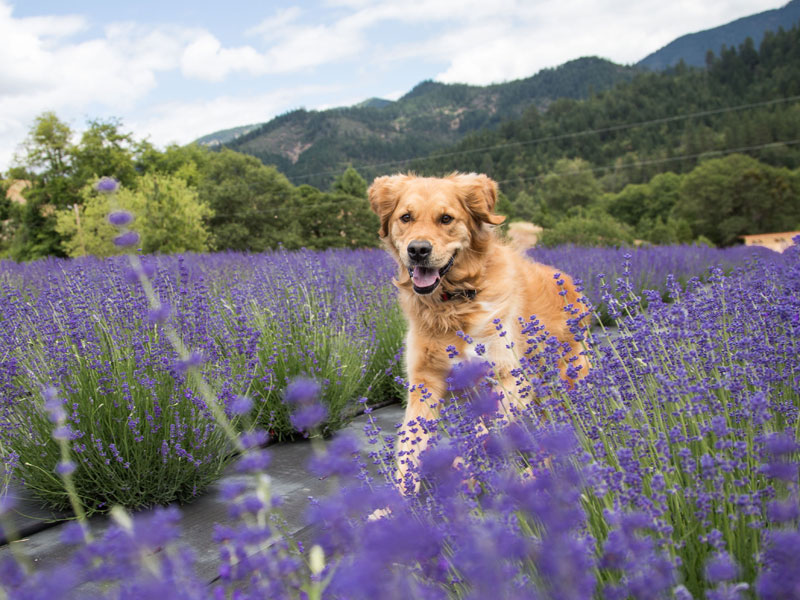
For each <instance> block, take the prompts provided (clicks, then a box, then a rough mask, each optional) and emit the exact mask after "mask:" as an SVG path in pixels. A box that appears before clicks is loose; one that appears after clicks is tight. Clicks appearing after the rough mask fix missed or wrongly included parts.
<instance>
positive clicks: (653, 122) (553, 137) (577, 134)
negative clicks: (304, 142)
mask: <svg viewBox="0 0 800 600" xmlns="http://www.w3.org/2000/svg"><path fill="white" fill-rule="evenodd" d="M798 100H800V95H797V96H787V97H785V98H775V99H772V100H764V101H762V102H753V103H750V104H739V105H737V106H725V107H722V108H715V109H710V110H703V111H698V112H694V113H684V114H679V115H672V116H669V117H661V118H658V119H650V120H647V121H635V122H633V123H620V124H617V125H610V126H608V127H600V128H597V129H584V130H581V131H575V132H571V133H562V134H558V135H548V136H543V137H539V138H534V139H532V140H523V141H519V142H506V143H503V144H495V145H493V146H484V147H482V148H470V149H467V150H454V151H452V152H443V153H440V154H429V155H425V156H413V157H410V158H403V159H397V160H392V161H387V162H382V163H374V164H363V165H360V166H356V167H354V168H355V169H356V170H357V171H364V170H370V169H380V168H383V167H388V166H391V165H401V164H405V163H409V162H414V161H416V160H436V159H439V158H449V157H451V156H462V155H464V154H472V153H475V152H486V151H488V150H499V149H501V148H511V147H518V146H529V145H533V144H541V143H543V142H553V141H559V140H565V139H569V138H576V137H583V136H588V135H596V134H600V133H610V132H616V131H624V130H626V129H632V128H634V127H648V126H651V125H663V124H664V123H673V122H676V121H684V120H688V119H696V118H699V117H708V116H712V115H719V114H725V113H730V112H738V111H742V110H750V109H753V108H762V107H765V106H774V105H776V104H785V103H787V102H795V101H798ZM339 174H341V170H336V171H319V172H317V173H306V174H305V175H297V176H295V177H292V179H293V180H302V179H310V178H312V177H321V176H323V175H339Z"/></svg>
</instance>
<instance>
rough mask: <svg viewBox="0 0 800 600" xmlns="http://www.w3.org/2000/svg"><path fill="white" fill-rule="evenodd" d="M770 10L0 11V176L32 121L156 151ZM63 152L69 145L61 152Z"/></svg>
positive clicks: (78, 4)
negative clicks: (113, 128)
mask: <svg viewBox="0 0 800 600" xmlns="http://www.w3.org/2000/svg"><path fill="white" fill-rule="evenodd" d="M784 4H786V0H709V1H707V2H698V1H697V0H672V1H665V0H558V1H553V0H550V1H545V0H375V1H373V0H316V1H303V2H292V1H288V0H287V1H261V2H257V1H253V0H246V1H245V0H226V1H225V2H208V3H204V2H198V1H197V0H191V1H185V0H161V1H160V2H156V1H154V0H137V1H136V2H122V1H120V0H117V1H113V0H112V1H109V0H70V1H68V2H65V1H64V0H0V40H2V41H1V42H0V171H4V170H6V169H7V168H8V167H9V166H11V165H12V164H14V162H15V158H14V156H15V153H16V152H18V151H19V148H20V144H21V143H22V142H23V141H24V139H25V137H26V136H27V134H28V132H29V131H30V128H31V126H32V124H33V121H34V119H35V118H36V116H38V115H40V114H42V113H43V112H45V111H54V112H55V113H56V114H57V115H58V117H59V118H60V119H61V120H62V121H64V122H66V123H67V124H69V126H70V127H71V128H72V129H73V130H74V131H75V132H76V135H78V134H79V133H80V132H81V131H82V130H83V129H84V128H85V127H86V123H87V121H88V120H91V119H111V118H115V119H119V120H120V121H121V123H122V130H123V131H130V132H132V133H133V134H134V137H136V139H149V140H150V141H151V142H152V143H154V144H155V145H157V146H159V147H164V146H165V145H167V144H169V143H179V144H185V143H188V142H191V141H192V140H195V139H197V138H198V137H200V136H203V135H205V134H208V133H212V132H215V131H218V130H221V129H226V128H230V127H236V126H239V125H248V124H253V123H261V122H265V121H268V120H270V119H271V118H272V117H275V116H277V115H279V114H282V113H285V112H287V111H290V110H293V109H297V108H306V109H309V110H311V109H325V108H331V107H335V106H349V105H352V104H355V103H358V102H361V101H362V100H365V99H367V98H371V97H379V98H387V99H397V98H399V97H400V96H402V95H403V94H405V93H406V92H408V91H409V90H411V89H412V88H413V87H414V86H415V85H416V84H417V83H419V82H420V81H424V80H427V79H433V80H436V81H441V82H445V83H454V82H459V83H470V84H475V85H486V84H489V83H496V82H501V81H509V80H513V79H519V78H522V77H529V76H531V75H533V74H535V73H537V72H538V71H540V70H541V69H543V68H549V67H556V66H558V65H560V64H563V63H564V62H566V61H568V60H572V59H575V58H579V57H582V56H600V57H602V58H607V59H610V60H612V61H614V62H617V63H620V64H632V63H636V62H638V61H639V60H641V59H642V58H644V57H645V56H647V55H648V54H650V53H651V52H654V51H655V50H658V49H659V48H661V47H662V46H664V45H666V44H668V43H669V42H671V41H672V40H673V39H675V38H677V37H679V36H681V35H684V34H687V33H693V32H696V31H700V30H703V29H708V28H711V27H716V26H718V25H722V24H724V23H727V22H730V21H732V20H734V19H737V18H740V17H743V16H747V15H751V14H755V13H758V12H762V11H764V10H769V9H773V8H779V7H781V6H783V5H784ZM76 141H77V139H76Z"/></svg>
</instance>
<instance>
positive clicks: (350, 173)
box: [332, 167, 367, 200]
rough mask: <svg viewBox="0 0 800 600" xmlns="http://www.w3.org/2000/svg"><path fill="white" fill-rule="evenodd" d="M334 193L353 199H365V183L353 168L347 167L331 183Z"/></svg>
mask: <svg viewBox="0 0 800 600" xmlns="http://www.w3.org/2000/svg"><path fill="white" fill-rule="evenodd" d="M332 189H333V191H334V192H340V193H342V194H346V195H348V196H353V197H354V198H364V199H365V200H366V198H367V182H366V180H365V179H364V178H363V177H361V175H359V174H358V171H356V170H355V169H354V168H353V167H347V170H345V172H344V173H342V174H341V175H339V176H338V177H337V178H336V180H335V181H334V182H333V187H332Z"/></svg>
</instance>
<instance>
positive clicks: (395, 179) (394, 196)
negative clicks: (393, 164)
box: [367, 175, 408, 238]
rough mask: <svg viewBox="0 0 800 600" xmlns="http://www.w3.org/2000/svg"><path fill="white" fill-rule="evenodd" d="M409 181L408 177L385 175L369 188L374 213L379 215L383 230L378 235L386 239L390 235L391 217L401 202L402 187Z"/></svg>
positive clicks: (368, 193) (370, 202)
mask: <svg viewBox="0 0 800 600" xmlns="http://www.w3.org/2000/svg"><path fill="white" fill-rule="evenodd" d="M406 179H408V176H406V175H384V176H383V177H378V178H376V179H375V181H373V182H372V185H371V186H369V191H368V192H367V195H368V197H369V205H370V208H372V212H374V213H375V214H376V215H378V218H379V219H380V221H381V228H380V230H379V231H378V235H380V236H381V238H385V237H386V236H387V235H389V217H391V216H392V213H393V212H394V209H395V208H397V203H398V202H399V200H400V189H399V188H400V187H401V186H402V184H403V183H404V182H405V180H406Z"/></svg>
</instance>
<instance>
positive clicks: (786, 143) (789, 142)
mask: <svg viewBox="0 0 800 600" xmlns="http://www.w3.org/2000/svg"><path fill="white" fill-rule="evenodd" d="M796 144H800V138H797V139H793V140H786V141H782V142H769V143H766V144H756V145H752V146H740V147H738V148H723V149H721V150H705V151H703V152H697V153H695V154H681V155H679V156H668V157H666V158H653V159H650V160H641V161H637V162H633V163H625V164H622V165H608V166H605V167H592V168H590V169H578V170H576V171H570V172H568V173H553V172H550V173H542V174H539V175H532V176H530V177H514V178H512V179H503V180H502V181H498V182H497V183H498V184H499V185H503V184H506V183H520V182H522V181H533V180H535V179H539V180H541V179H544V178H545V177H573V176H575V175H580V174H582V173H596V172H599V171H613V170H623V169H634V168H636V167H646V166H649V165H658V164H665V163H670V162H678V161H681V160H691V159H696V158H705V157H711V156H725V155H727V154H735V153H737V152H754V151H757V150H764V149H766V148H778V147H780V146H794V145H796ZM214 216H225V217H239V216H246V215H245V214H244V213H238V212H233V213H227V212H226V213H216V214H215V215H214Z"/></svg>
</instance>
